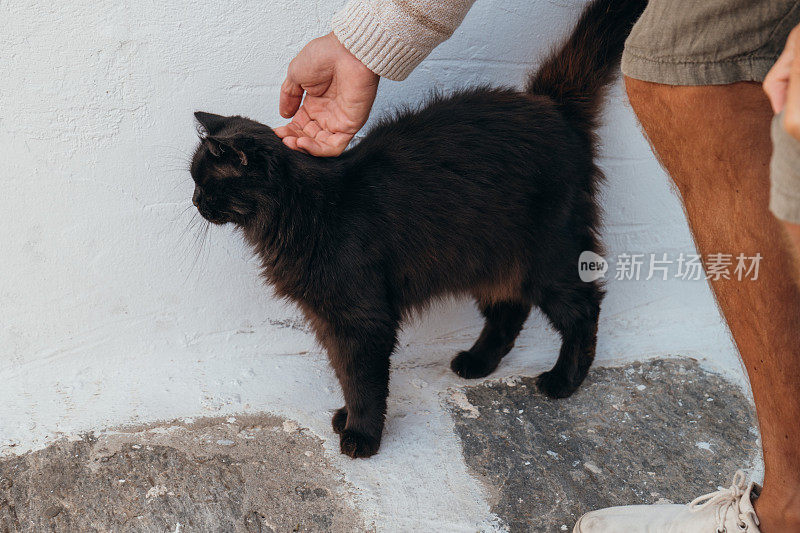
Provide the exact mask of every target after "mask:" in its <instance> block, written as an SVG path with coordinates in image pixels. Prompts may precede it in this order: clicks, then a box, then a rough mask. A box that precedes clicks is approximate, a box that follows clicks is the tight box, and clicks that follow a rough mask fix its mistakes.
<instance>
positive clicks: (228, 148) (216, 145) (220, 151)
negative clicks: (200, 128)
mask: <svg viewBox="0 0 800 533" xmlns="http://www.w3.org/2000/svg"><path fill="white" fill-rule="evenodd" d="M205 143H206V146H208V151H209V152H211V155H213V156H214V157H219V158H222V157H228V155H231V154H232V155H235V156H236V157H235V158H234V159H235V160H237V161H238V163H239V164H240V165H242V166H246V165H247V154H245V153H244V152H243V151H242V150H241V149H240V148H239V147H237V146H236V140H235V139H233V138H230V137H214V136H209V137H206V138H205Z"/></svg>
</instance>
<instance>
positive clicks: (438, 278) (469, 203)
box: [191, 0, 646, 457]
mask: <svg viewBox="0 0 800 533" xmlns="http://www.w3.org/2000/svg"><path fill="white" fill-rule="evenodd" d="M645 4H646V1H644V0H595V1H594V2H592V3H591V4H589V6H588V7H587V8H586V10H585V11H584V13H583V15H582V17H581V19H580V21H579V22H578V25H577V27H576V29H575V31H574V32H573V34H572V35H571V37H570V38H569V39H568V40H567V41H566V43H565V44H564V45H563V47H562V48H561V49H560V50H559V51H558V52H557V53H555V54H553V55H552V57H550V58H549V59H547V61H545V63H544V65H543V66H542V67H541V68H540V69H539V70H538V72H536V73H535V74H534V75H533V76H532V77H531V79H530V81H529V83H528V86H527V88H526V90H525V91H524V92H519V91H516V90H512V89H500V88H486V87H479V88H474V89H469V90H464V91H460V92H457V93H456V94H454V95H452V96H447V97H444V96H439V97H435V98H433V99H432V100H431V101H430V102H428V103H427V104H426V105H425V106H424V107H423V108H421V109H419V110H415V111H403V112H400V113H398V114H397V116H395V117H394V118H389V119H385V120H383V122H381V123H380V124H379V125H377V126H376V127H374V128H372V130H371V131H370V132H369V133H368V134H367V135H366V136H365V137H364V139H363V140H362V141H361V142H360V143H358V144H357V145H356V146H355V147H353V148H352V149H350V150H348V151H346V152H345V153H344V154H342V155H341V156H340V157H336V158H315V157H311V156H309V155H305V154H303V153H300V152H296V151H292V150H290V149H289V148H287V147H286V146H284V145H283V143H282V142H281V140H280V139H279V138H278V137H277V136H276V135H275V134H274V133H273V131H272V130H271V129H270V128H269V127H268V126H265V125H263V124H259V123H258V122H254V121H252V120H249V119H246V118H243V117H238V116H235V117H222V116H219V115H212V114H209V113H201V112H198V113H196V114H195V116H196V117H197V120H198V121H199V122H200V124H201V126H202V127H203V129H204V130H205V133H206V135H205V137H203V138H202V139H201V142H200V145H199V146H198V148H197V151H196V153H195V155H194V159H193V161H192V165H191V173H192V177H193V178H194V181H195V183H196V187H195V192H194V197H193V201H194V203H195V205H196V206H197V208H198V209H199V211H200V214H201V215H202V216H203V217H205V218H206V219H207V220H209V221H211V222H214V223H217V224H224V223H228V222H231V223H233V224H235V225H236V226H238V227H239V228H240V229H241V231H242V233H243V235H244V238H245V239H246V240H247V242H248V243H250V244H251V245H252V246H253V248H254V249H255V252H256V253H257V254H258V256H259V257H260V259H261V263H262V266H263V274H264V276H265V277H266V279H267V280H269V281H270V282H271V283H272V284H273V285H274V287H275V289H276V292H277V294H278V295H280V296H283V297H286V298H289V299H291V300H293V301H295V302H296V303H297V304H299V306H300V307H301V308H302V310H303V312H304V313H305V315H306V317H307V318H308V320H309V321H310V323H311V325H312V327H313V330H314V332H315V333H316V335H317V338H318V339H319V342H320V343H321V344H322V345H323V346H324V347H325V348H326V349H327V352H328V355H329V357H330V361H331V364H332V366H333V368H334V370H335V371H336V376H337V377H338V378H339V382H340V383H341V385H342V389H343V391H344V398H345V406H344V407H342V408H341V409H339V410H338V411H337V412H336V414H335V415H334V417H333V428H334V430H335V431H336V432H337V433H338V434H339V435H340V444H341V451H342V453H345V454H347V455H349V456H351V457H368V456H370V455H373V454H374V453H376V452H377V450H378V446H379V444H380V440H381V432H382V430H383V425H384V416H385V412H386V397H387V394H388V384H389V356H390V355H391V353H392V350H393V349H394V347H395V343H396V341H397V331H398V327H399V325H400V323H401V321H402V320H403V318H404V317H405V316H406V315H407V314H408V313H409V312H410V311H412V310H414V309H418V308H420V307H421V306H424V305H425V304H426V303H428V302H430V301H431V299H434V298H437V297H442V296H445V295H449V294H470V295H472V296H473V297H474V298H475V300H476V302H477V304H478V307H479V308H480V310H481V312H482V313H483V315H484V317H485V318H486V323H485V326H484V328H483V331H482V332H481V334H480V337H479V338H478V340H477V341H476V342H475V344H474V346H472V348H470V349H469V350H467V351H463V352H460V353H459V354H458V355H456V356H455V358H454V359H453V360H452V363H451V367H452V369H453V371H454V372H456V373H457V374H458V375H459V376H462V377H464V378H480V377H484V376H486V375H488V374H489V373H491V372H492V371H493V370H494V369H495V368H496V367H497V365H498V364H499V362H500V359H502V357H503V356H504V355H505V354H507V353H508V352H509V350H511V348H512V347H513V345H514V341H515V339H516V337H517V335H518V334H519V332H520V329H521V328H522V325H523V324H524V322H525V320H526V318H527V317H528V313H529V312H530V310H531V306H533V305H536V306H538V307H539V308H540V309H541V310H542V311H543V312H544V314H545V315H546V316H547V317H548V319H549V320H550V322H551V323H552V325H553V327H554V328H555V329H556V330H558V332H559V333H560V334H561V338H562V342H563V344H562V346H561V352H560V354H559V356H558V362H557V363H556V364H555V366H554V367H553V369H552V370H550V371H549V372H545V373H544V374H542V375H541V376H539V379H538V385H539V388H540V389H541V391H542V392H544V393H545V394H547V395H548V396H550V397H553V398H563V397H566V396H569V395H570V394H572V392H573V391H575V389H576V388H577V387H578V386H579V385H580V384H581V382H582V381H583V379H584V378H585V377H586V374H587V372H588V369H589V366H590V365H591V363H592V359H593V358H594V351H595V343H596V332H597V319H598V314H599V312H600V302H601V300H602V298H603V290H602V288H601V287H600V286H599V284H598V283H597V282H591V283H584V282H582V281H581V280H580V279H579V277H578V256H579V255H580V253H581V252H582V251H584V250H592V251H594V252H597V253H600V250H601V248H600V244H599V243H598V238H597V226H598V216H599V215H598V207H597V205H596V201H595V193H596V189H597V186H598V182H599V180H600V179H601V178H602V175H601V173H600V170H599V169H598V168H597V167H596V166H595V164H594V162H593V158H594V155H595V134H594V129H595V122H596V117H597V115H598V112H599V107H600V103H601V100H602V96H603V92H604V88H605V86H606V85H607V84H608V83H610V81H612V79H613V78H614V76H615V72H616V68H617V65H618V62H619V57H620V55H621V52H622V48H623V43H624V40H625V38H626V36H627V34H628V32H629V30H630V27H631V25H632V24H633V22H634V21H635V20H636V19H637V18H638V16H639V14H640V13H641V11H642V10H643V9H644V6H645Z"/></svg>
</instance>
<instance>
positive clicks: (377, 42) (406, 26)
mask: <svg viewBox="0 0 800 533" xmlns="http://www.w3.org/2000/svg"><path fill="white" fill-rule="evenodd" d="M474 1H475V0H438V1H437V0H349V1H348V2H347V5H346V6H345V7H344V9H342V10H341V11H340V12H338V13H337V14H336V15H335V16H334V17H333V22H332V26H333V33H334V34H335V35H336V37H337V38H338V39H339V41H341V43H342V44H343V45H344V46H345V47H346V48H347V49H348V50H350V52H351V53H352V54H353V55H354V56H356V57H357V58H358V59H359V60H360V61H361V62H362V63H364V64H365V65H366V66H367V67H369V69H370V70H372V71H373V72H375V73H376V74H378V75H379V76H382V77H384V78H389V79H390V80H404V79H405V78H406V77H408V75H409V74H410V73H411V71H412V70H414V68H415V67H416V66H417V65H419V64H420V62H421V61H422V60H423V59H425V58H426V57H427V56H428V54H430V53H431V51H432V50H433V49H434V48H436V46H438V45H439V44H440V43H442V42H443V41H445V40H447V39H448V38H449V37H450V36H451V35H452V34H453V32H454V31H455V30H456V28H457V27H458V25H459V24H461V21H462V20H464V17H465V16H466V15H467V11H469V8H470V7H472V4H473V2H474Z"/></svg>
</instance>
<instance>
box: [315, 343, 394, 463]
mask: <svg viewBox="0 0 800 533" xmlns="http://www.w3.org/2000/svg"><path fill="white" fill-rule="evenodd" d="M395 339H396V330H395V329H394V328H391V329H390V328H366V329H365V330H363V331H360V332H358V333H357V334H355V335H354V334H352V333H351V334H348V335H335V336H334V337H333V338H331V339H329V342H328V343H326V344H327V345H328V355H329V357H330V360H331V365H332V366H333V368H334V370H335V372H336V377H337V378H339V383H340V384H341V386H342V392H343V393H344V401H345V406H344V407H342V408H341V409H339V410H338V411H337V412H336V413H335V414H334V416H333V420H332V425H333V429H334V431H336V432H337V433H338V434H339V444H340V449H341V452H342V453H343V454H345V455H349V456H350V457H353V458H358V457H370V456H372V455H375V454H376V453H377V452H378V447H379V446H380V443H381V434H382V433H383V424H384V419H385V416H386V397H387V396H388V395H389V356H390V355H391V353H392V350H393V349H394V345H395Z"/></svg>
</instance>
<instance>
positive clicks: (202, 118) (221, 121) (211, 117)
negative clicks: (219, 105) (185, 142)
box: [194, 111, 229, 135]
mask: <svg viewBox="0 0 800 533" xmlns="http://www.w3.org/2000/svg"><path fill="white" fill-rule="evenodd" d="M194 118H196V119H197V122H198V123H199V124H200V127H201V128H202V129H203V132H204V133H205V134H206V135H214V134H215V133H219V132H220V131H221V130H222V128H223V127H225V124H227V122H228V120H229V117H223V116H222V115H215V114H214V113H206V112H204V111H196V112H195V114H194Z"/></svg>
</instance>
